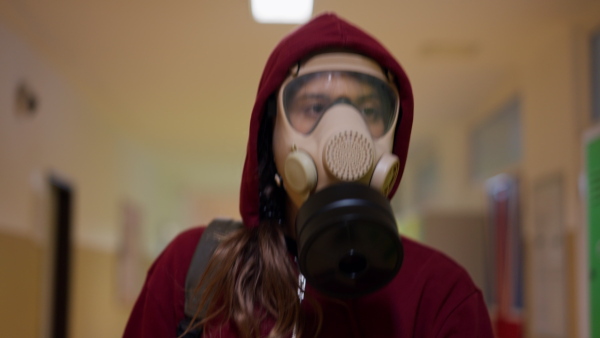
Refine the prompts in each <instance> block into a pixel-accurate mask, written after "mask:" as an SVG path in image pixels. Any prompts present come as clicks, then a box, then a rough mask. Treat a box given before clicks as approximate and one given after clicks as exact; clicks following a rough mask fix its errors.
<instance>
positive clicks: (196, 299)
mask: <svg viewBox="0 0 600 338" xmlns="http://www.w3.org/2000/svg"><path fill="white" fill-rule="evenodd" d="M241 227H242V223H241V222H239V221H234V220H232V219H222V218H217V219H214V220H213V221H212V222H210V224H209V225H208V227H206V229H205V230H204V232H203V233H202V237H201V238H200V240H199V241H198V245H197V246H196V251H195V252H194V256H193V257H192V262H191V263H190V267H189V268H188V272H187V276H186V278H185V310H184V312H185V315H186V316H187V317H189V318H193V317H194V314H196V310H197V309H198V306H199V304H200V298H201V296H202V293H203V292H204V286H203V287H202V288H201V289H200V292H194V291H195V290H196V287H197V286H198V283H200V279H201V278H202V275H203V274H204V271H205V270H206V267H207V266H208V261H209V260H210V257H211V256H212V255H213V253H214V252H215V249H216V248H217V245H219V242H220V240H221V239H222V238H223V237H224V236H225V235H227V234H229V233H231V232H233V231H235V230H238V229H240V228H241ZM205 315H206V307H205V308H203V309H202V312H201V315H200V318H203V317H204V316H205Z"/></svg>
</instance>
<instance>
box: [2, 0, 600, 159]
mask: <svg viewBox="0 0 600 338" xmlns="http://www.w3.org/2000/svg"><path fill="white" fill-rule="evenodd" d="M315 1H316V3H315V9H314V13H315V14H318V13H321V12H323V11H335V12H337V13H338V14H339V15H340V16H342V17H344V18H346V19H348V20H349V21H351V22H353V23H355V24H356V25H358V26H360V27H362V28H364V29H365V30H366V31H368V32H370V33H371V34H373V35H374V36H376V37H378V39H379V40H380V41H382V42H383V43H384V45H386V46H387V47H388V48H389V49H390V50H391V51H392V53H393V54H394V55H395V56H396V57H397V58H398V60H399V61H400V63H401V64H402V65H403V66H404V68H405V70H406V71H407V73H408V74H409V77H410V78H411V80H412V82H413V85H414V92H415V104H416V110H415V125H416V131H415V133H414V134H415V136H416V137H418V136H419V134H420V133H421V134H422V133H424V132H425V131H426V129H427V128H426V126H428V125H431V124H432V123H434V122H435V123H439V122H441V121H445V120H446V119H450V118H455V117H458V116H460V114H461V113H464V112H466V111H469V110H470V109H473V107H475V106H477V105H478V103H479V102H480V101H481V100H482V99H483V96H484V95H485V94H486V93H488V92H489V91H491V90H492V89H493V88H495V86H497V85H498V84H499V83H501V82H502V81H503V80H504V79H505V78H506V77H509V76H511V75H512V72H514V69H515V63H516V62H518V60H519V58H520V57H521V54H522V53H526V51H527V49H528V48H529V46H531V45H532V44H536V43H539V42H540V41H543V40H544V39H546V38H547V37H548V36H550V35H551V34H553V32H554V31H555V29H556V28H557V27H564V26H565V25H566V24H568V23H569V22H573V21H578V22H579V21H580V22H590V21H593V20H596V19H597V18H598V14H597V13H600V6H599V1H596V0H502V1H494V0H454V1H448V0H419V1H417V0H412V1H411V0H371V1H364V0H363V1H360V0H315ZM249 8H250V6H249V3H248V0H217V1H208V0H193V1H192V0H181V1H148V0H145V1H142V0H128V1H110V0H109V1H107V0H86V1H80V0H59V1H35V0H0V20H2V21H3V22H5V24H6V25H8V26H9V27H10V28H11V29H13V30H14V31H15V32H16V33H17V34H19V35H20V36H22V37H23V38H24V39H26V40H27V41H28V42H29V43H30V44H31V45H32V46H33V47H34V48H35V49H37V50H38V51H39V52H40V53H41V54H42V55H44V57H45V58H47V59H48V60H49V61H50V62H51V63H53V64H54V65H55V66H56V67H57V68H58V69H59V70H60V71H61V72H62V73H63V74H65V76H67V77H68V78H69V80H70V81H72V82H73V83H74V84H75V85H76V86H77V88H78V89H79V90H81V92H82V93H83V95H85V96H86V97H87V99H88V100H89V102H90V105H91V106H92V107H93V110H94V111H95V112H96V113H100V114H102V116H103V117H104V118H106V120H107V121H108V122H109V123H111V124H112V125H113V126H115V127H116V128H119V129H122V130H124V131H126V132H128V133H129V134H130V135H132V136H133V137H136V138H138V139H140V140H142V141H143V142H145V143H148V144H151V145H155V146H156V145H160V146H161V147H162V148H163V149H164V150H169V151H173V149H178V150H179V151H181V152H190V153H196V154H201V155H207V156H237V157H240V156H241V154H243V153H244V147H245V142H246V136H247V131H246V130H247V124H248V119H249V113H250V111H251V108H252V104H253V98H254V94H255V92H256V87H257V84H258V80H259V77H260V74H261V71H262V67H263V65H264V63H265V61H266V59H267V57H268V54H269V53H270V51H271V49H272V48H273V47H274V46H275V45H276V44H277V42H278V41H279V40H280V39H281V38H282V37H283V36H284V35H285V34H287V33H288V32H290V31H291V30H292V29H294V26H289V25H263V24H258V23H256V22H254V21H253V20H252V17H251V14H250V9H249Z"/></svg>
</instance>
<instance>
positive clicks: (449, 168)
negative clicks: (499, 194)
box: [0, 23, 590, 337]
mask: <svg viewBox="0 0 600 338" xmlns="http://www.w3.org/2000/svg"><path fill="white" fill-rule="evenodd" d="M589 32H590V28H589V27H587V26H586V27H582V26H578V25H576V24H574V23H565V25H564V26H561V27H557V28H556V29H555V30H554V31H553V32H550V33H549V35H548V37H547V39H545V40H543V41H539V42H537V43H536V44H534V45H531V46H529V47H528V48H527V49H526V50H524V51H522V52H521V54H520V57H519V61H520V63H519V64H516V65H515V66H514V68H513V69H510V70H508V73H507V74H506V76H505V77H504V79H503V82H502V83H498V84H497V87H496V89H495V90H494V91H492V92H490V93H489V95H487V96H486V97H483V98H474V100H475V101H477V103H478V108H477V109H475V110H474V111H472V112H465V117H464V119H461V120H458V121H455V122H453V123H446V124H443V125H444V129H440V130H437V131H436V132H435V135H437V137H435V138H432V139H430V140H428V141H427V142H428V143H429V144H431V145H432V147H433V148H434V150H435V153H436V154H439V158H440V165H441V178H440V186H439V191H438V192H437V193H436V195H435V196H434V198H433V201H432V202H431V203H430V204H429V205H428V208H429V209H430V210H433V211H439V212H440V213H441V214H443V213H444V212H446V211H448V210H463V211H466V212H470V211H473V212H476V213H481V212H483V211H484V208H485V199H484V198H483V189H482V182H476V181H473V180H472V179H470V177H469V175H468V166H467V164H468V161H469V153H468V135H469V132H470V131H471V129H472V128H473V126H475V125H476V124H477V123H478V122H480V121H481V120H483V119H484V118H486V117H487V116H489V114H490V113H492V112H494V111H495V110H496V109H497V108H498V107H499V106H501V105H502V104H503V103H504V102H505V101H506V100H507V99H509V98H511V97H513V95H515V94H517V95H519V96H520V98H521V104H522V123H523V127H524V130H523V131H524V139H523V141H524V149H523V151H524V152H523V154H524V157H523V160H522V163H520V164H519V165H518V166H517V167H516V168H507V170H510V171H512V172H516V173H518V174H519V175H520V177H521V178H522V180H523V181H522V182H523V202H524V203H523V212H524V222H525V223H524V227H525V229H526V230H525V235H526V241H527V242H526V244H527V246H528V248H530V246H531V234H532V228H533V219H532V197H531V195H532V187H533V186H534V185H535V183H536V182H537V181H538V180H540V179H543V178H545V177H547V176H548V175H552V174H555V173H560V174H562V175H564V178H565V214H566V221H565V231H566V236H565V241H566V242H567V245H566V247H567V252H566V255H567V257H568V259H569V261H568V265H569V272H571V275H570V278H569V281H568V288H569V290H568V294H569V295H570V297H569V310H570V311H569V313H570V317H569V328H570V331H569V332H570V336H573V337H576V336H578V334H580V333H581V332H582V330H583V329H581V327H582V326H584V324H581V319H580V318H584V317H583V316H582V315H583V312H584V309H583V308H582V302H581V298H583V297H585V295H584V294H581V293H578V291H577V290H578V289H577V288H576V285H579V280H580V279H581V278H583V277H581V276H582V275H583V276H584V274H582V273H581V268H580V267H579V262H580V261H581V253H580V252H579V251H575V250H576V249H577V248H580V247H581V246H580V245H578V244H577V243H579V239H580V238H581V236H582V231H583V229H584V225H583V224H582V218H581V200H580V198H579V195H578V194H579V193H578V190H577V179H578V176H579V173H580V171H581V158H580V150H581V143H580V142H581V133H582V131H583V130H584V129H585V128H586V127H587V126H589V121H588V120H586V118H585V114H587V111H588V110H587V109H589V107H587V106H586V105H585V104H582V103H581V102H583V101H585V100H587V99H588V98H587V97H586V96H585V95H584V94H582V93H583V92H584V91H586V90H589V88H588V84H587V82H586V81H587V80H588V79H587V78H586V75H585V74H586V71H587V69H585V67H582V66H581V65H582V64H585V63H586V62H587V61H588V60H587V54H586V53H587V50H586V48H585V41H586V37H587V36H588V34H589ZM21 80H25V81H26V82H27V83H28V84H29V85H30V86H31V88H32V89H33V90H35V92H36V93H37V94H38V95H39V99H40V109H39V111H38V115H36V116H34V117H33V118H23V117H18V116H15V114H13V93H14V89H15V85H16V84H17V83H18V82H19V81H21ZM74 88H76V86H74V85H72V84H71V83H70V82H69V80H68V79H67V78H65V77H64V76H63V75H61V74H60V73H58V72H56V71H55V70H54V69H53V68H52V66H51V65H49V64H48V63H47V62H46V61H45V59H44V56H43V55H41V54H39V53H38V52H37V51H35V50H31V49H30V48H29V47H28V46H27V45H26V44H25V43H24V42H23V41H22V40H21V39H19V38H18V37H17V36H15V35H14V34H12V33H11V32H9V31H8V30H6V29H5V28H3V27H2V26H1V25H0V163H2V165H0V187H2V188H1V189H0V271H2V276H1V277H0V299H2V302H0V336H3V337H15V336H19V337H40V336H43V335H42V332H41V330H42V328H43V325H44V320H43V316H44V306H45V303H44V300H45V299H47V294H45V292H46V290H45V289H44V288H45V286H44V285H45V284H44V281H45V280H46V279H45V278H47V277H46V276H47V275H46V274H45V273H46V272H45V271H46V270H45V262H46V260H47V257H46V256H47V252H48V249H47V247H48V241H49V239H48V238H49V236H48V235H49V233H50V229H49V225H48V222H47V220H46V218H45V215H46V216H47V210H46V209H45V208H46V207H47V203H48V201H47V196H46V195H45V194H46V192H45V190H44V186H43V184H40V180H42V183H43V178H44V175H46V174H47V173H48V172H57V173H58V174H60V175H61V176H63V177H66V178H67V179H68V180H69V181H70V182H71V183H73V185H74V187H75V190H76V201H75V203H76V212H75V221H74V223H75V225H74V226H75V229H74V231H75V237H74V241H75V251H74V261H73V268H74V270H73V276H72V278H73V300H72V307H71V310H72V313H73V317H72V325H71V333H72V336H73V337H114V336H119V335H120V333H121V332H122V329H123V325H124V323H125V321H126V318H127V315H128V312H129V310H130V308H131V305H132V304H131V303H130V302H123V301H121V300H119V298H118V296H117V291H116V288H117V286H116V285H117V284H116V279H117V276H116V270H117V269H116V264H117V263H116V262H117V256H116V252H117V250H118V247H119V244H120V242H119V241H120V232H121V228H120V225H121V224H120V221H121V219H120V216H121V215H120V212H121V209H120V205H121V203H122V202H123V201H124V200H130V201H133V202H135V203H136V204H137V205H139V206H140V209H141V210H142V211H143V221H142V223H143V229H142V232H141V234H140V236H141V240H142V243H143V246H142V249H143V251H144V252H143V254H142V257H144V258H151V257H154V256H155V255H156V254H157V253H158V251H160V249H161V248H162V247H163V246H164V245H165V244H166V242H167V241H168V239H169V238H170V237H172V236H173V234H174V233H175V232H177V231H179V230H181V229H183V228H185V227H188V226H190V225H192V224H194V223H196V222H205V221H207V220H209V219H210V218H212V217H214V216H219V215H222V216H235V215H236V214H237V211H236V209H237V207H236V204H237V202H236V201H237V198H236V197H235V196H236V195H237V179H236V180H234V182H233V183H232V182H230V181H231V179H228V178H231V177H236V178H237V177H239V172H240V170H241V163H240V162H239V161H236V162H235V163H227V164H224V165H219V164H216V163H210V161H202V160H203V159H195V161H194V162H185V161H184V162H178V161H179V160H178V159H173V158H169V157H167V156H166V155H164V154H159V153H156V152H154V151H152V150H150V149H148V148H146V147H145V146H144V145H143V144H138V143H136V142H134V141H133V140H130V139H128V138H127V137H126V135H124V134H121V133H119V131H118V130H117V129H116V128H113V126H111V125H109V124H107V123H106V122H105V121H103V120H102V119H101V118H99V117H98V116H101V115H102V114H101V112H98V111H96V109H95V107H94V105H93V104H92V103H90V102H88V101H86V99H85V97H83V96H82V95H81V94H80V93H79V92H77V90H76V89H74ZM175 162H177V163H176V165H175ZM201 162H208V163H201ZM232 168H234V169H232ZM198 172H202V173H203V174H202V175H197V173H198ZM414 174H415V173H414V169H413V168H412V167H411V162H410V160H409V162H408V167H407V171H406V176H405V183H404V184H403V186H402V188H401V192H400V195H402V196H401V197H402V199H403V200H404V201H406V200H410V198H411V196H410V194H411V189H406V187H407V186H408V187H410V186H411V185H410V180H411V176H412V175H414ZM198 176H202V177H201V178H198ZM221 187H225V189H221ZM199 191H200V192H199ZM207 192H209V193H211V194H213V196H211V198H210V199H207V197H206V193H207ZM215 201H220V202H218V203H216V202H215ZM408 209H410V208H408ZM407 211H410V210H407ZM215 212H217V213H218V215H215V214H214V213H215ZM147 264H148V262H147V261H146V262H144V263H142V265H143V266H146V265H147ZM528 267H529V266H528ZM578 267H579V268H578ZM528 271H529V272H528V278H530V277H531V269H530V267H529V269H528ZM527 287H528V289H529V290H530V289H531V288H532V287H534V286H533V285H531V283H528V284H527ZM528 301H529V302H531V299H529V298H528ZM528 316H531V314H530V313H529V314H528ZM32 322H33V324H32ZM530 333H531V332H530Z"/></svg>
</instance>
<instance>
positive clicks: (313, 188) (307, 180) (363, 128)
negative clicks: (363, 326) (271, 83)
mask: <svg viewBox="0 0 600 338" xmlns="http://www.w3.org/2000/svg"><path fill="white" fill-rule="evenodd" d="M277 101H278V107H277V118H276V122H275V129H274V134H273V152H274V157H275V164H276V166H277V171H278V173H279V175H280V176H281V178H282V179H283V185H284V188H285V190H286V193H287V195H288V197H289V198H290V200H291V201H292V203H294V204H295V205H296V207H298V208H299V210H298V215H297V218H296V228H295V229H296V241H297V246H298V264H299V267H300V271H301V272H302V273H303V275H304V276H305V277H306V280H307V281H308V283H309V284H310V285H311V286H312V287H314V288H315V289H317V290H319V291H320V292H322V293H324V294H327V295H330V296H333V297H338V298H349V297H358V296H362V295H365V294H368V293H371V292H373V291H375V290H378V289H379V288H381V287H383V286H384V285H386V284H387V283H388V282H389V281H391V280H392V279H393V278H394V276H395V275H396V273H397V272H398V270H399V269H400V265H401V264H402V259H403V249H402V244H401V241H400V237H399V234H398V230H397V227H396V222H395V219H394V215H393V212H392V209H391V207H390V204H389V201H388V200H387V196H388V194H389V192H390V190H391V189H392V187H393V186H394V183H395V181H396V179H397V175H398V170H399V160H398V158H397V156H395V155H394V154H392V146H393V141H394V132H395V126H396V123H397V121H398V118H399V117H398V115H399V105H400V102H399V96H398V92H397V90H396V88H395V86H394V84H393V82H392V81H391V79H389V78H388V76H386V74H384V72H383V71H382V69H381V67H380V66H379V65H378V64H377V63H375V62H374V61H372V60H371V59H368V58H366V57H363V56H360V55H357V54H351V53H327V54H320V55H317V56H314V57H312V58H310V59H309V60H308V61H307V62H305V63H303V64H300V65H299V66H297V67H295V68H294V69H292V71H291V75H290V76H289V77H288V78H287V79H286V80H285V81H284V83H283V84H282V86H281V88H280V91H279V93H278V100H277Z"/></svg>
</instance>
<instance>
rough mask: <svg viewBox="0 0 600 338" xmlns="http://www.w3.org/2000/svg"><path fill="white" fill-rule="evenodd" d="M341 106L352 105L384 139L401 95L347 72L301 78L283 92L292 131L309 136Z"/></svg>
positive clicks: (370, 78) (385, 85)
mask: <svg viewBox="0 0 600 338" xmlns="http://www.w3.org/2000/svg"><path fill="white" fill-rule="evenodd" d="M338 103H345V104H349V105H352V106H353V107H354V108H356V110H358V111H359V112H360V113H361V115H362V116H363V118H364V120H365V123H366V124H367V126H368V128H369V130H370V132H371V135H372V136H373V137H374V138H378V137H381V136H383V135H384V134H385V133H386V132H387V131H388V130H389V129H390V128H391V127H392V125H393V123H394V121H395V119H396V114H397V113H398V106H399V99H398V93H397V92H396V90H394V88H393V87H392V86H390V85H389V84H388V83H387V82H385V81H383V80H381V79H379V78H376V77H374V76H371V75H366V74H362V73H356V72H347V71H329V72H318V73H311V74H306V75H302V76H299V77H297V78H295V79H293V80H292V81H290V82H289V83H288V84H287V85H286V86H285V88H284V89H283V109H284V111H285V114H286V116H287V118H288V121H289V123H290V124H291V125H292V127H293V128H294V129H295V130H297V131H298V132H301V133H303V134H310V132H312V130H313V129H314V128H315V127H316V125H317V124H318V123H319V121H320V120H321V117H322V116H323V114H324V113H325V112H326V111H327V110H329V108H331V107H332V106H334V105H335V104H338Z"/></svg>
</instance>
